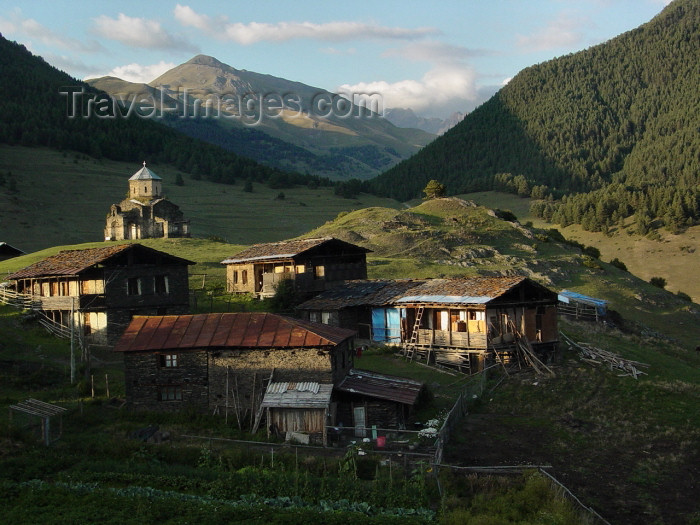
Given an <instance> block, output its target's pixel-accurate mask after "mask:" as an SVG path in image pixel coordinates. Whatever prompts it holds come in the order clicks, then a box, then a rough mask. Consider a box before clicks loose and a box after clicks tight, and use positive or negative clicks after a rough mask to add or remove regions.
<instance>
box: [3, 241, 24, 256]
mask: <svg viewBox="0 0 700 525" xmlns="http://www.w3.org/2000/svg"><path fill="white" fill-rule="evenodd" d="M20 255H24V252H23V251H22V250H20V249H18V248H15V247H14V246H11V245H9V244H7V243H6V242H0V261H5V260H7V259H12V258H13V257H19V256H20Z"/></svg>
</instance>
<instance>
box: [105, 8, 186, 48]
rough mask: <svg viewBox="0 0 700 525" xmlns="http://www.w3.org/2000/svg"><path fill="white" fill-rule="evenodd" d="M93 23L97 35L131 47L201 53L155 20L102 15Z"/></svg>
mask: <svg viewBox="0 0 700 525" xmlns="http://www.w3.org/2000/svg"><path fill="white" fill-rule="evenodd" d="M93 21H94V24H95V26H94V28H95V31H96V32H97V34H99V35H100V36H102V37H104V38H108V39H110V40H116V41H117V42H121V43H122V44H124V45H127V46H129V47H137V48H146V49H165V50H172V51H188V52H194V53H197V52H199V49H198V48H197V46H195V45H194V44H192V43H191V42H189V41H188V40H187V39H186V38H183V37H179V36H174V35H172V34H170V33H169V32H168V31H166V30H165V29H163V27H161V25H160V22H157V21H155V20H148V19H146V18H135V17H131V16H127V15H125V14H124V13H119V16H118V17H117V18H116V19H114V18H110V17H108V16H106V15H100V16H98V17H97V18H95V19H93Z"/></svg>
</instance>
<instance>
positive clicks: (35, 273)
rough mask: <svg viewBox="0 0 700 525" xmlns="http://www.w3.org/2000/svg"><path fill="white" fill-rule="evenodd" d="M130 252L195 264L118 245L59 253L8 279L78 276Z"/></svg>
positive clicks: (166, 254) (164, 254)
mask: <svg viewBox="0 0 700 525" xmlns="http://www.w3.org/2000/svg"><path fill="white" fill-rule="evenodd" d="M129 250H135V251H139V252H142V253H144V254H152V255H159V256H162V257H167V258H168V259H169V260H170V261H177V262H180V263H182V264H195V263H194V262H192V261H188V260H187V259H183V258H181V257H176V256H174V255H170V254H168V253H165V252H161V251H158V250H154V249H153V248H148V247H146V246H142V245H140V244H118V245H115V246H105V247H104V248H90V249H87V250H64V251H61V252H58V253H57V254H56V255H52V256H51V257H47V258H46V259H43V260H41V261H38V262H36V263H34V264H32V265H30V266H27V267H25V268H22V269H21V270H18V271H16V272H15V273H13V274H12V275H10V276H8V277H7V278H8V279H26V278H30V277H48V276H59V275H77V274H79V273H81V272H83V271H85V270H87V269H88V268H90V267H92V266H94V265H96V264H101V263H104V262H105V261H107V260H108V259H110V258H112V257H114V256H116V255H118V254H121V253H122V252H126V251H129Z"/></svg>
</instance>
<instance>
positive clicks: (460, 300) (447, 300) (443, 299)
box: [396, 295, 493, 304]
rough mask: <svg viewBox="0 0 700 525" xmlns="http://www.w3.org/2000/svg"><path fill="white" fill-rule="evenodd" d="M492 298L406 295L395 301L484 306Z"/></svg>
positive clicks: (483, 296)
mask: <svg viewBox="0 0 700 525" xmlns="http://www.w3.org/2000/svg"><path fill="white" fill-rule="evenodd" d="M491 299H493V297H488V296H486V295H482V296H480V297H471V296H468V295H407V296H406V297H402V298H401V299H397V300H396V302H397V303H439V304H485V303H488V302H489V301H490V300H491Z"/></svg>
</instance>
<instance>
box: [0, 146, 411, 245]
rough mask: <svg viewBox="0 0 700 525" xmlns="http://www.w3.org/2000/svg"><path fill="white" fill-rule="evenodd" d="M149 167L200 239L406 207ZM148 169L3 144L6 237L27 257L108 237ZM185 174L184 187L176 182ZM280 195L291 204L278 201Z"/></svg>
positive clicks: (277, 233) (282, 235)
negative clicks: (120, 207)
mask: <svg viewBox="0 0 700 525" xmlns="http://www.w3.org/2000/svg"><path fill="white" fill-rule="evenodd" d="M144 160H146V161H148V160H149V159H148V158H146V159H144ZM148 166H149V168H150V169H152V170H153V171H154V172H155V173H156V174H158V175H159V176H160V177H162V178H163V191H164V193H165V194H166V196H167V197H168V198H169V199H171V200H172V201H173V202H174V203H175V204H177V205H178V206H180V208H181V209H182V211H183V212H184V214H185V216H186V217H187V218H189V219H190V220H191V231H192V233H193V235H194V236H195V237H209V236H212V235H215V236H218V237H221V238H223V239H226V240H227V241H228V242H232V243H240V244H253V243H256V242H266V241H275V240H281V239H286V238H289V237H295V236H297V235H301V234H302V233H304V232H306V231H308V230H310V229H311V228H314V227H316V226H318V225H319V224H322V223H323V222H324V221H326V220H329V219H330V218H332V217H335V216H336V215H337V214H338V213H340V212H341V211H346V210H351V209H358V208H362V207H365V206H377V205H380V206H398V203H397V202H396V201H393V200H390V199H382V198H378V197H374V196H370V195H362V196H361V197H360V198H359V199H344V198H341V197H338V196H335V195H334V194H333V189H332V188H328V187H317V188H310V187H308V186H294V187H291V188H284V189H271V188H270V187H269V186H268V185H265V184H258V183H253V191H252V192H250V193H249V192H245V191H243V187H244V185H243V183H242V182H237V183H236V184H233V185H229V184H226V185H224V184H217V183H212V182H208V181H205V180H198V181H193V180H192V179H191V178H190V176H189V175H187V174H183V173H182V172H179V171H178V170H176V169H174V168H173V167H172V166H170V165H167V164H158V163H151V162H149V163H148ZM140 167H141V164H140V163H129V162H116V161H110V160H106V159H101V160H96V159H93V158H90V157H87V156H84V155H81V154H76V153H72V152H70V153H65V154H63V153H60V152H58V151H56V150H51V149H47V148H27V147H21V146H6V145H0V174H2V175H4V176H5V178H6V179H7V180H6V182H5V184H4V185H0V240H2V241H4V242H7V243H9V244H11V245H13V246H16V247H17V248H19V249H21V250H23V251H25V252H30V251H35V250H38V249H42V248H46V247H49V246H55V245H61V244H74V243H81V242H88V241H99V240H101V239H102V238H103V229H104V221H105V217H106V215H107V212H108V211H109V207H110V205H111V204H113V203H118V202H120V201H121V200H122V199H124V197H125V195H126V193H127V190H128V179H129V177H131V175H133V174H134V173H135V172H136V171H138V169H140ZM8 173H11V177H8V176H7V174H8ZM178 174H179V175H181V176H182V177H183V180H184V186H177V185H176V184H175V182H176V177H177V175H178ZM9 179H13V180H14V181H15V182H14V184H15V186H16V191H11V188H10V183H9ZM280 193H283V194H284V198H283V199H279V198H277V197H279V196H280Z"/></svg>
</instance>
